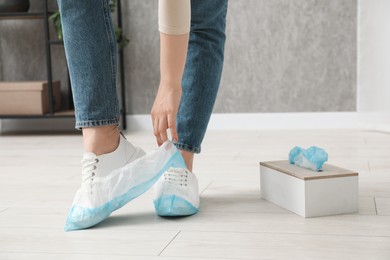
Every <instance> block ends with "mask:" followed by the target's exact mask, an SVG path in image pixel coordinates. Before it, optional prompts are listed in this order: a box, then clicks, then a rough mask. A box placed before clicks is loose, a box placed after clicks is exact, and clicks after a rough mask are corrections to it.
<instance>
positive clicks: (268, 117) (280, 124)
mask: <svg viewBox="0 0 390 260" xmlns="http://www.w3.org/2000/svg"><path fill="white" fill-rule="evenodd" d="M126 120H127V126H128V130H129V131H142V130H152V129H153V126H152V120H151V117H150V115H127V117H126ZM357 128H364V126H363V125H361V124H360V123H359V120H358V113H357V112H318V113H242V114H238V113H227V114H217V113H214V114H212V115H211V119H210V123H209V126H208V129H210V130H257V129H263V130H266V129H357Z"/></svg>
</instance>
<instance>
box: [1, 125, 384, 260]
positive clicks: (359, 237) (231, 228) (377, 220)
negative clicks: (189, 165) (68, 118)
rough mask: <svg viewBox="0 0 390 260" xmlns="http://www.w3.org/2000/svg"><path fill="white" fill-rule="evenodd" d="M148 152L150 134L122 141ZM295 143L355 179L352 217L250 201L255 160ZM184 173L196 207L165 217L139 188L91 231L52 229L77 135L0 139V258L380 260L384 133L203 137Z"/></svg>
mask: <svg viewBox="0 0 390 260" xmlns="http://www.w3.org/2000/svg"><path fill="white" fill-rule="evenodd" d="M127 137H128V138H129V139H130V140H131V141H133V143H135V144H137V145H140V146H142V147H144V148H145V149H146V150H151V149H153V148H154V147H155V143H154V139H153V136H152V134H151V133H146V132H140V133H127ZM295 145H300V146H303V147H307V146H310V145H317V146H321V147H323V148H325V149H326V150H327V151H328V153H329V155H330V160H329V162H330V163H332V164H335V165H338V166H341V167H344V168H350V169H353V170H356V171H358V172H359V173H360V176H359V188H360V212H359V214H348V215H338V216H330V217H321V218H312V219H304V218H301V217H300V216H297V215H295V214H293V213H290V212H288V211H286V210H284V209H282V208H279V207H277V206H275V205H273V204H270V203H268V202H266V201H264V200H262V199H261V198H260V193H259V165H258V164H259V162H260V161H266V160H279V159H286V158H287V155H288V152H289V150H290V149H291V148H292V147H293V146H295ZM202 148H203V152H202V154H201V155H199V156H198V157H197V158H196V163H195V168H194V172H195V173H196V174H197V176H198V178H199V182H200V188H201V192H202V193H201V210H200V212H199V213H198V214H197V215H195V216H192V217H187V218H177V219H165V218H160V217H157V216H156V215H155V213H154V210H153V204H152V192H147V193H146V194H144V195H143V196H141V197H139V198H138V199H136V200H135V201H133V202H132V203H130V204H128V205H127V206H125V207H124V208H122V209H120V210H118V211H117V212H115V213H114V214H113V215H112V216H111V217H110V218H109V219H108V220H106V221H104V222H103V223H101V224H100V225H98V226H96V227H95V228H92V229H89V230H83V231H77V232H68V233H65V232H64V231H63V226H64V223H65V219H66V215H67V211H68V209H69V207H70V206H71V203H72V199H73V195H74V192H75V191H76V190H77V188H78V186H79V181H80V170H79V169H80V164H79V162H80V159H81V153H82V149H81V136H78V135H39V136H37V135H35V136H8V135H5V136H4V135H3V136H0V259H18V260H19V259H40V260H46V259H50V260H52V259H56V260H63V259H64V260H65V259H66V260H68V259H83V260H84V259H93V260H100V259H113V260H117V259H152V260H153V259H192V260H194V259H300V260H301V259H316V260H318V259H354V260H357V259H375V260H380V259H386V260H389V259H390V135H389V134H385V133H380V132H368V131H359V130H337V131H336V130H323V131H248V132H245V131H239V132H227V131H226V132H209V133H208V134H207V136H206V139H205V141H204V145H203V147H202Z"/></svg>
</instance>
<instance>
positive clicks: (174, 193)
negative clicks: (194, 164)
mask: <svg viewBox="0 0 390 260" xmlns="http://www.w3.org/2000/svg"><path fill="white" fill-rule="evenodd" d="M154 191H155V199H154V201H153V203H154V207H155V209H156V212H157V214H158V215H159V216H188V215H193V214H195V213H197V212H198V210H199V191H198V180H197V179H196V176H195V174H193V173H192V172H190V171H189V170H187V169H184V168H169V169H168V170H167V171H166V172H165V173H164V174H163V175H162V176H161V177H160V179H159V180H158V182H157V183H156V184H155V186H154Z"/></svg>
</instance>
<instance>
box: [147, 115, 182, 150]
mask: <svg viewBox="0 0 390 260" xmlns="http://www.w3.org/2000/svg"><path fill="white" fill-rule="evenodd" d="M152 118H153V133H154V136H155V137H156V140H157V144H158V145H159V146H160V145H162V144H163V143H164V142H165V141H167V140H168V134H167V130H168V129H170V131H171V134H172V138H173V140H174V141H175V142H177V141H178V140H179V135H178V134H177V130H176V116H175V115H172V114H168V115H167V116H166V117H162V118H158V117H152Z"/></svg>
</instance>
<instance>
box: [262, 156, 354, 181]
mask: <svg viewBox="0 0 390 260" xmlns="http://www.w3.org/2000/svg"><path fill="white" fill-rule="evenodd" d="M260 165H262V166H265V167H268V168H271V169H273V170H276V171H279V172H283V173H285V174H288V175H291V176H293V177H296V178H299V179H302V180H305V181H306V180H316V179H327V178H339V177H348V176H358V175H359V174H358V173H357V172H355V171H351V170H347V169H344V168H340V167H337V166H334V165H331V164H327V163H325V164H324V166H323V169H322V171H320V172H316V171H313V170H310V169H306V168H302V167H299V166H297V165H294V164H290V162H289V161H288V160H285V161H270V162H260Z"/></svg>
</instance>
